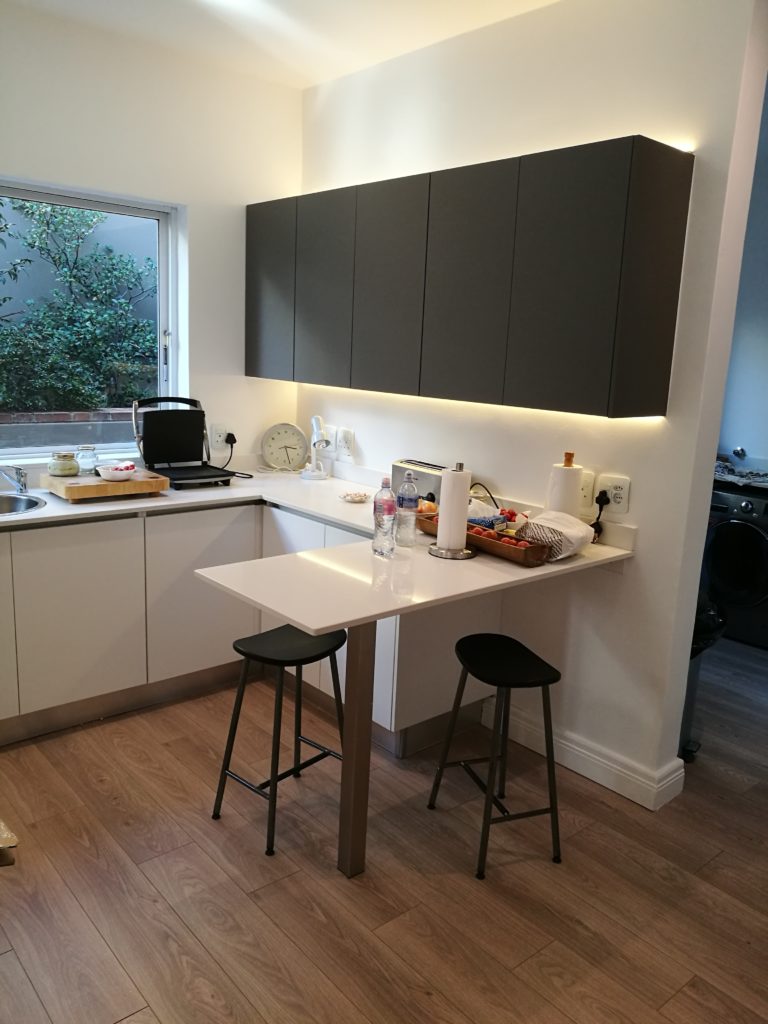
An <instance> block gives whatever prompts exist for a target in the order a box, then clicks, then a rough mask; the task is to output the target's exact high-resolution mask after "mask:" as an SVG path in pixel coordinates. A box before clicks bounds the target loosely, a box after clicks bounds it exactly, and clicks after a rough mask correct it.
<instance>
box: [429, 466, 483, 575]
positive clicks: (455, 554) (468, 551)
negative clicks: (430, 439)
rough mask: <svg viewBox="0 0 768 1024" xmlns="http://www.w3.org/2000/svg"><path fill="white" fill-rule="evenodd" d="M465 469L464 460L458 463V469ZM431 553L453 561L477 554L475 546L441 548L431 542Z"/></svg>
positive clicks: (459, 470)
mask: <svg viewBox="0 0 768 1024" xmlns="http://www.w3.org/2000/svg"><path fill="white" fill-rule="evenodd" d="M463 469H464V463H463V462H457V463H456V470H457V471H458V472H462V470H463ZM427 551H428V552H429V553H430V555H434V556H435V558H448V559H451V560H452V561H456V562H461V561H464V560H465V559H467V558H474V557H475V556H476V555H477V550H476V549H475V548H467V547H463V548H439V547H438V546H437V544H436V543H435V544H430V545H429V547H428V548H427Z"/></svg>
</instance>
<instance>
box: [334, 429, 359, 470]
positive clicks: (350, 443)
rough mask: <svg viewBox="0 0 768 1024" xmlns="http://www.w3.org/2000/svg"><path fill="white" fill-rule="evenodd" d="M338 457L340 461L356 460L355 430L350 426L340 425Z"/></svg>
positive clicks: (337, 446)
mask: <svg viewBox="0 0 768 1024" xmlns="http://www.w3.org/2000/svg"><path fill="white" fill-rule="evenodd" d="M336 458H337V459H338V460H339V462H354V461H355V432H354V430H350V428H349V427H339V429H338V430H337V432H336Z"/></svg>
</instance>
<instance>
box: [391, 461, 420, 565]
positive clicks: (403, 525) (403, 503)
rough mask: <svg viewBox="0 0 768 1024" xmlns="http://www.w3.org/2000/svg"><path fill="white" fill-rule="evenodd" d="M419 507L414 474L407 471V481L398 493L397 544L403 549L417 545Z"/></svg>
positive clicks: (404, 481)
mask: <svg viewBox="0 0 768 1024" xmlns="http://www.w3.org/2000/svg"><path fill="white" fill-rule="evenodd" d="M418 507H419V491H418V488H417V487H416V484H415V483H414V482H413V473H412V472H411V470H410V469H406V471H405V479H404V480H403V482H402V484H401V485H400V490H399V491H398V492H397V525H396V527H395V543H396V544H398V546H399V547H401V548H412V547H413V545H414V544H415V543H416V510H417V509H418Z"/></svg>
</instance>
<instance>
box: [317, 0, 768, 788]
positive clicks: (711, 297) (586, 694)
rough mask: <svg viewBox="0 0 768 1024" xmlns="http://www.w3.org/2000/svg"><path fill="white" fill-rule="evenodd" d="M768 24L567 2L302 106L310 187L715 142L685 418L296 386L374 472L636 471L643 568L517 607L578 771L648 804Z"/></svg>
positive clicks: (673, 688)
mask: <svg viewBox="0 0 768 1024" xmlns="http://www.w3.org/2000/svg"><path fill="white" fill-rule="evenodd" d="M757 2H758V8H759V11H760V12H761V13H762V14H763V15H765V13H766V9H765V4H764V2H763V0H757ZM752 15H753V3H752V0H732V2H729V3H722V0H675V2H674V3H672V4H670V3H669V0H563V2H561V3H559V4H555V5H553V6H551V7H548V8H545V9H542V10H539V11H535V12H533V13H530V14H527V15H524V16H522V17H519V18H515V19H511V20H509V21H507V22H503V23H501V24H498V25H494V26H492V27H490V28H488V29H482V30H479V31H477V32H474V33H471V34H468V35H465V36H461V37H458V38H456V39H452V40H449V41H447V42H445V43H441V44H439V45H436V46H434V47H430V48H429V49H425V50H422V51H420V52H418V53H415V54H411V55H407V56H404V57H402V58H399V59H397V60H393V61H389V62H387V63H385V64H381V65H378V66H376V67H374V68H371V69H368V70H366V71H364V72H361V73H358V74H355V75H350V76H348V77H347V78H344V79H340V80H338V81H336V82H332V83H329V84H327V85H324V86H320V87H318V88H316V89H313V90H309V91H308V92H307V93H306V94H305V101H304V177H303V183H302V185H303V191H304V192H309V191H314V190H317V189H324V188H329V187H335V186H340V185H347V184H351V183H354V182H362V181H370V180H375V179H379V178H386V177H396V176H399V175H405V174H410V173H415V172H420V171H428V170H434V169H437V168H442V167H451V166H455V165H460V164H469V163H475V162H479V161H483V160H492V159H495V158H500V157H506V156H513V155H516V154H521V153H528V152H535V151H537V150H542V149H551V148H558V147H561V146H567V145H571V144H576V143H582V142H589V141H595V140H599V139H607V138H611V137H617V136H622V135H627V134H635V133H641V134H645V135H648V136H650V137H651V138H655V139H659V140H660V141H663V142H666V143H670V144H673V145H685V144H687V145H691V146H693V147H694V148H695V151H696V165H695V173H694V184H693V194H692V204H691V213H690V221H689V229H688V242H687V249H686V257H685V266H684V275H683V286H682V293H681V300H680V315H679V321H678V334H677V341H676V349H675V359H674V367H673V379H672V386H671V395H670V403H669V411H668V415H667V417H666V418H659V419H648V420H627V421H621V420H619V421H608V420H605V419H602V418H599V417H587V416H571V415H566V414H557V413H548V412H532V411H530V410H523V409H504V408H497V407H493V406H480V405H471V404H464V403H456V402H443V401H439V400H431V399H415V398H394V397H391V396H382V395H374V394H367V393H363V392H352V391H344V390H341V389H331V388H320V387H310V386H304V385H300V386H299V389H298V415H299V422H303V421H307V420H308V418H309V416H310V415H311V414H312V413H316V412H317V413H321V414H322V415H324V416H325V418H326V419H327V420H328V421H329V422H332V423H336V424H342V425H348V426H351V427H353V428H354V429H355V430H356V434H357V440H358V443H359V446H360V456H361V459H362V461H364V462H365V463H367V464H368V465H372V466H377V467H380V468H386V467H388V465H389V464H390V462H391V461H392V459H393V458H399V457H402V456H410V457H413V456H416V457H419V458H424V459H428V460H433V461H437V462H444V463H451V462H453V461H455V460H457V459H461V460H463V461H464V462H465V463H466V464H467V466H469V467H470V468H471V469H472V470H473V472H474V474H475V476H476V477H478V478H480V479H482V480H483V481H485V482H487V483H488V484H489V485H491V486H493V487H495V488H496V489H497V490H498V491H499V492H500V493H502V494H507V495H510V496H517V497H519V498H520V499H522V500H528V501H531V502H538V503H540V502H541V501H542V500H543V497H544V489H545V485H546V480H547V476H548V472H549V466H550V465H551V463H552V462H554V461H556V460H557V458H558V457H559V456H560V454H561V453H562V451H563V450H564V449H565V448H569V449H573V450H575V451H576V453H577V458H578V460H579V461H580V462H583V463H584V464H585V465H587V466H591V467H593V468H595V469H598V470H599V469H605V470H613V471H622V472H625V473H628V474H629V475H630V476H631V477H632V498H631V512H630V515H629V520H630V521H631V522H633V523H635V524H636V525H637V526H638V527H639V530H640V541H639V547H638V550H637V556H636V558H635V559H634V560H633V561H632V562H631V563H630V564H628V565H627V566H626V567H625V570H624V572H623V574H621V575H619V574H616V573H609V572H596V573H594V574H591V575H590V576H580V577H579V579H578V581H577V582H576V583H574V582H573V581H563V582H562V583H558V584H556V585H552V586H547V587H546V588H545V587H542V588H541V589H540V590H539V592H538V595H536V596H534V594H531V595H530V597H528V596H527V595H526V604H525V606H523V604H522V602H521V600H520V598H519V597H518V596H517V595H513V596H512V597H510V598H509V603H510V621H511V622H512V623H513V625H514V626H515V628H516V629H517V631H518V633H519V635H520V636H521V638H522V639H527V640H529V641H530V642H532V643H535V644H536V646H537V647H538V649H539V650H540V651H541V653H542V654H544V655H545V656H550V657H551V658H552V659H553V660H555V661H556V663H557V664H558V665H560V666H561V667H562V669H563V675H564V681H563V685H562V687H560V693H559V695H558V700H559V704H558V710H559V714H560V718H559V722H560V728H561V732H562V734H563V736H564V738H565V739H566V740H567V741H568V743H570V744H571V747H573V748H574V750H575V749H576V748H577V747H578V748H580V749H581V751H582V754H578V752H576V753H574V752H573V751H572V755H573V756H572V757H571V761H570V763H573V764H574V766H578V767H579V768H580V770H584V771H587V772H589V771H591V772H592V774H593V776H594V777H596V778H597V777H599V778H601V780H602V781H608V782H609V783H610V784H612V785H614V786H615V787H616V788H618V789H621V790H622V791H624V792H627V793H628V794H630V795H632V796H633V797H634V798H635V799H639V800H641V801H642V802H645V803H648V804H649V805H653V804H658V803H660V802H661V801H662V800H664V799H668V798H669V797H670V796H671V795H674V792H675V791H676V790H677V789H679V786H680V785H681V778H682V777H681V764H680V762H679V761H678V760H677V759H676V747H677V742H676V732H677V730H678V729H679V721H680V714H681V707H682V700H683V695H684V688H685V680H686V671H687V667H688V653H689V647H690V636H691V627H692V621H693V611H694V605H695V594H696V589H697V580H698V572H699V562H700V556H701V548H702V544H703V538H704V531H705V525H706V513H707V508H708V493H709V490H710V489H711V479H712V474H711V470H712V460H713V458H714V453H715V448H716V440H717V425H718V422H719V412H720V402H721V399H722V392H723V386H724V380H725V372H726V366H727V358H728V348H729V344H730V333H731V328H732V320H733V310H734V304H735V298H736V281H737V275H738V266H739V257H740V251H741V244H742V241H743V232H744V225H745V220H746V202H747V194H748V188H749V181H750V178H751V170H752V165H753V163H754V147H755V140H756V137H757V128H758V123H759V110H760V101H761V99H762V88H763V84H764V81H765V67H766V54H765V52H764V50H760V49H759V47H758V48H757V49H756V50H755V52H754V53H752V54H751V55H750V54H749V53H748V39H749V34H750V23H751V18H752ZM764 29H765V22H764V23H763V33H762V36H761V37H759V38H762V39H763V40H765V39H766V38H768V34H766V33H765V31H764ZM756 38H757V37H756ZM755 46H756V47H757V46H758V44H757V43H756V44H755ZM745 69H746V71H745ZM743 73H744V74H745V81H744V90H743V94H742V93H741V89H742V74H743ZM737 110H738V111H740V112H741V122H740V123H741V128H740V131H739V134H738V138H737V133H736V125H737ZM734 140H736V142H735V141H734ZM729 175H730V177H729ZM456 571H461V570H460V566H459V567H457V570H456ZM564 751H565V748H564ZM582 755H583V756H582ZM568 756H570V755H568V754H567V751H565V753H564V759H565V760H566V761H567V759H568ZM579 758H581V760H579ZM603 762H605V763H606V764H608V766H609V769H610V771H609V773H608V774H609V776H610V778H609V779H607V780H606V778H605V772H603V767H604V765H603ZM601 773H602V774H601Z"/></svg>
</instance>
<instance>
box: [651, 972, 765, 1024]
mask: <svg viewBox="0 0 768 1024" xmlns="http://www.w3.org/2000/svg"><path fill="white" fill-rule="evenodd" d="M661 1013H662V1015H663V1016H664V1017H666V1018H667V1019H668V1020H671V1021H673V1022H674V1024H723V1022H727V1024H765V1019H766V1018H765V1017H761V1016H758V1015H757V1014H756V1013H752V1011H751V1010H748V1009H747V1008H746V1006H742V1004H741V1003H739V1002H737V1001H736V1000H735V999H731V998H730V996H727V995H726V994H725V993H724V992H721V991H720V990H719V989H718V988H716V987H715V986H714V985H711V984H709V983H708V982H706V981H704V980H703V978H692V979H691V981H689V982H688V984H687V985H686V986H685V988H682V989H681V990H680V991H679V992H678V993H677V994H676V995H675V996H674V997H673V998H672V999H670V1000H669V1002H668V1003H667V1004H666V1006H664V1007H662V1010H661Z"/></svg>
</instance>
